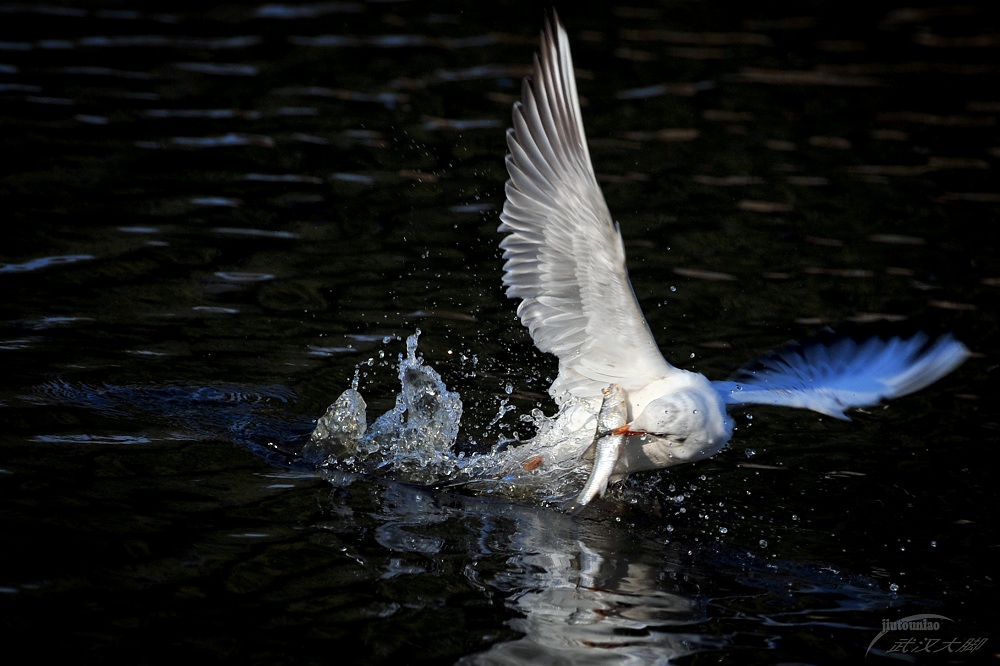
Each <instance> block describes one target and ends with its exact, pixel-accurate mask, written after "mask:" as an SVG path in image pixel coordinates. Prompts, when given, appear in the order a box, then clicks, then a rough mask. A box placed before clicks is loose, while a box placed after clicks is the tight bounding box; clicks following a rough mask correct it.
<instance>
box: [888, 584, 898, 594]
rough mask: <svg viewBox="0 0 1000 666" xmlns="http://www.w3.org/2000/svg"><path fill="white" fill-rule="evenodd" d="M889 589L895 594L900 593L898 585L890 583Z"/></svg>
mask: <svg viewBox="0 0 1000 666" xmlns="http://www.w3.org/2000/svg"><path fill="white" fill-rule="evenodd" d="M889 589H890V590H892V591H893V592H899V585H896V584H895V583H889Z"/></svg>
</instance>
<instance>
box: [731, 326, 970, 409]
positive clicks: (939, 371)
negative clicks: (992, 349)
mask: <svg viewBox="0 0 1000 666" xmlns="http://www.w3.org/2000/svg"><path fill="white" fill-rule="evenodd" d="M968 356H969V350H968V349H967V348H966V347H965V345H963V344H962V343H961V342H959V341H958V340H956V339H955V338H954V337H952V336H951V335H943V336H941V337H939V338H937V339H935V340H931V339H929V338H928V336H927V335H925V334H923V333H917V334H916V335H914V336H912V337H909V338H900V337H892V338H888V339H883V338H878V337H872V338H867V339H864V340H856V339H853V338H850V337H842V338H836V339H831V340H816V341H812V342H806V343H803V344H792V345H790V346H788V347H786V348H784V349H781V350H778V351H775V352H771V353H770V354H768V355H766V356H764V357H762V358H760V359H758V360H756V361H754V362H752V363H750V364H749V365H747V366H745V367H744V368H743V369H742V370H739V371H738V372H736V373H735V374H734V375H733V376H732V377H730V379H729V380H728V381H724V382H712V383H713V384H714V385H715V388H716V389H717V390H718V391H719V393H721V394H722V396H723V400H725V402H726V403H727V404H730V405H742V404H759V405H782V406H785V407H801V408H803V409H811V410H813V411H815V412H819V413H821V414H827V415H829V416H834V417H836V418H839V419H847V418H848V417H847V415H846V414H845V413H844V410H847V409H850V408H852V407H865V406H870V405H875V404H878V403H879V402H881V401H882V400H886V399H890V398H898V397H900V396H904V395H907V394H909V393H913V392H914V391H919V390H920V389H922V388H924V387H925V386H929V385H930V384H932V383H934V382H936V381H937V380H939V379H941V378H942V377H944V376H945V375H947V374H948V373H949V372H951V371H952V370H954V369H955V368H957V367H958V366H959V365H961V364H962V362H963V361H965V359H966V358H968Z"/></svg>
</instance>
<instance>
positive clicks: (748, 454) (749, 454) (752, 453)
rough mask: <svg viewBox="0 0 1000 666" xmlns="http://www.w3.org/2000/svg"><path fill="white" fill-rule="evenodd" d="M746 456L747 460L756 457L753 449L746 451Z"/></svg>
mask: <svg viewBox="0 0 1000 666" xmlns="http://www.w3.org/2000/svg"><path fill="white" fill-rule="evenodd" d="M746 455H747V458H753V457H754V456H755V455H757V451H756V450H755V449H747V450H746Z"/></svg>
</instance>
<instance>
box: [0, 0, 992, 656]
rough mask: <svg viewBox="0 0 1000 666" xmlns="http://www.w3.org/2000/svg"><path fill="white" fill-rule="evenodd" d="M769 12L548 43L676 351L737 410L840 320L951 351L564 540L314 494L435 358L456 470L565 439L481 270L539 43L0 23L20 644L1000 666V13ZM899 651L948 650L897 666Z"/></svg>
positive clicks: (628, 487) (508, 27)
mask: <svg viewBox="0 0 1000 666" xmlns="http://www.w3.org/2000/svg"><path fill="white" fill-rule="evenodd" d="M757 4H758V3H709V2H664V3H652V2H643V1H636V2H632V3H629V4H628V5H611V4H605V3H580V4H575V5H572V6H566V7H563V8H561V10H560V12H561V16H562V18H563V20H564V22H565V23H566V24H567V27H568V31H569V34H570V38H571V40H572V45H573V48H574V55H575V57H576V60H577V68H578V73H579V79H580V81H579V87H580V92H581V95H582V96H583V98H584V106H585V108H584V113H585V123H586V126H587V132H588V134H589V136H590V137H591V153H592V155H593V157H594V161H595V164H596V169H597V172H598V176H599V179H600V180H601V182H602V185H603V186H604V187H605V192H606V195H607V199H608V203H609V205H610V207H611V209H612V212H613V213H614V215H615V216H616V218H617V219H618V220H619V221H620V222H621V224H622V228H623V233H624V235H625V239H626V246H627V250H628V252H629V260H630V267H631V270H632V277H633V282H634V284H635V288H636V291H637V294H638V296H639V298H640V300H641V302H642V304H643V307H644V308H645V310H646V313H647V315H648V317H649V323H650V327H651V328H652V330H653V332H654V334H655V335H656V336H657V339H658V340H659V341H660V344H661V345H662V348H663V349H664V350H665V352H666V353H667V357H668V359H669V360H671V361H672V362H674V363H676V364H678V365H681V366H683V367H687V368H690V369H695V370H698V371H701V372H705V373H706V374H708V375H709V376H710V377H712V378H717V379H721V378H723V377H724V376H725V375H726V374H727V373H728V372H730V371H732V370H733V369H735V368H736V367H737V366H739V365H740V364H742V363H743V362H744V361H746V360H747V359H749V358H751V357H753V356H755V355H756V354H758V353H760V352H763V351H765V350H767V349H768V348H770V347H773V346H775V345H778V344H780V343H782V342H784V341H785V340H788V339H792V338H801V337H803V336H805V335H807V334H809V333H810V332H811V331H813V330H815V329H816V327H818V326H821V325H840V324H843V323H845V322H847V323H849V324H856V325H863V326H870V327H874V328H875V329H878V328H879V327H880V326H884V325H886V324H887V323H888V324H891V325H896V326H901V327H903V328H907V327H912V326H914V325H919V326H921V327H926V328H928V329H929V330H932V331H942V330H952V331H955V332H956V334H957V335H958V336H959V337H960V338H961V339H962V340H963V341H965V342H966V344H967V345H968V346H969V347H970V348H971V349H972V350H973V352H975V356H974V357H973V358H972V359H971V360H970V361H969V362H967V363H966V364H965V365H964V366H963V367H962V368H960V369H959V370H958V371H957V372H956V373H954V374H953V375H952V376H950V377H948V378H946V379H945V380H944V381H942V382H940V383H939V384H937V385H935V386H933V387H931V388H930V389H928V390H925V391H923V392H921V393H920V394H918V395H915V396H911V397H908V398H905V399H901V400H898V401H896V402H893V403H892V404H890V405H888V406H886V407H885V408H880V409H875V410H871V411H869V412H867V413H859V414H856V415H855V418H854V420H853V421H852V422H850V423H842V422H831V420H830V419H827V418H821V417H819V416H817V415H815V414H811V413H804V412H792V411H780V410H770V409H765V408H759V409H753V410H751V411H749V412H746V413H739V414H737V415H736V416H737V423H738V431H737V433H736V436H735V437H734V439H733V442H732V444H731V446H730V448H729V449H728V450H726V451H724V452H723V453H721V454H720V455H718V456H716V457H715V458H713V459H711V460H708V461H704V462H700V463H696V464H691V465H687V466H682V467H677V468H672V469H670V470H666V471H662V472H658V473H651V474H643V475H639V476H637V477H635V478H632V479H630V480H628V481H627V482H626V483H625V484H624V485H623V486H622V487H619V488H617V489H616V490H615V491H614V493H612V494H613V497H610V498H608V499H605V500H604V501H601V502H598V503H596V504H595V505H594V506H592V507H590V508H588V510H587V512H585V513H584V514H583V515H582V516H581V517H579V518H570V517H568V516H566V515H564V514H562V513H561V512H559V511H557V510H555V509H551V508H546V507H538V506H531V505H527V504H517V503H514V502H510V501H507V500H500V499H499V498H489V497H476V496H473V495H468V494H462V493H461V492H454V491H443V490H433V489H420V488H414V487H411V486H407V485H403V484H399V483H393V482H391V481H387V480H374V479H364V478H355V479H351V478H339V477H338V478H321V477H320V476H319V475H317V473H316V472H315V471H314V469H313V468H312V467H311V466H310V465H308V464H306V463H304V462H301V461H300V459H298V458H297V457H296V453H297V452H298V451H299V450H300V449H301V447H302V444H303V441H304V437H306V436H307V435H308V433H309V432H310V430H311V428H312V425H313V423H314V421H315V419H316V418H317V417H318V416H320V415H321V414H322V413H323V411H324V410H325V408H326V406H327V405H328V404H329V403H330V402H331V401H332V400H333V399H334V398H335V397H336V396H337V395H339V394H340V392H341V391H342V390H344V389H345V388H347V387H348V386H349V385H350V383H351V380H352V378H354V376H355V372H356V370H358V369H359V383H360V389H361V391H362V393H364V395H365V397H366V398H367V399H368V400H369V407H370V410H371V413H380V412H381V411H384V410H385V409H388V408H389V407H390V406H391V405H392V404H393V401H394V399H395V394H396V391H397V390H398V385H397V380H396V373H395V368H394V365H395V362H396V359H397V357H398V355H399V354H400V353H403V351H404V345H403V339H405V338H406V336H408V335H410V334H411V333H413V332H414V331H415V330H416V329H418V328H419V329H420V330H421V331H422V335H421V338H420V352H421V353H422V354H423V356H424V358H425V360H426V361H427V362H428V363H431V364H433V365H434V367H436V368H437V369H438V370H439V371H440V372H441V373H442V376H443V377H444V379H445V381H446V382H447V383H448V385H449V386H450V387H451V388H452V389H453V390H457V391H459V392H460V393H461V395H462V398H463V401H464V402H465V409H466V416H465V421H464V428H465V429H464V431H463V434H462V437H463V440H464V441H466V442H470V441H473V440H474V441H476V442H480V443H483V442H487V443H488V442H489V441H491V440H496V438H498V437H500V436H506V437H509V436H511V435H513V433H515V432H517V433H518V434H520V435H522V436H527V435H529V434H530V432H527V431H526V430H525V428H526V427H527V426H525V424H524V423H523V422H521V421H520V420H519V417H520V416H521V415H523V414H525V413H527V412H529V411H530V410H531V409H532V408H533V407H536V406H541V407H542V408H543V409H545V410H549V411H551V409H552V406H551V404H550V403H549V402H548V401H547V398H546V397H545V389H546V388H547V386H548V382H549V380H550V379H551V377H552V376H553V375H554V373H555V363H554V360H553V359H552V358H548V357H544V356H542V355H541V354H539V353H537V352H535V351H534V350H533V348H532V346H531V343H530V340H529V339H528V337H527V335H526V333H525V332H524V331H523V330H522V329H521V327H520V325H519V324H518V322H517V321H516V319H515V317H514V308H515V303H513V302H510V301H508V300H506V299H505V298H504V297H503V293H502V290H501V287H500V270H501V261H500V258H499V251H498V249H497V242H498V240H499V239H498V237H497V235H496V233H495V229H496V226H497V223H498V220H497V215H498V212H499V208H500V205H501V202H502V191H503V190H502V187H503V182H504V180H505V178H506V175H505V173H504V170H503V155H504V151H505V144H504V138H503V133H504V129H505V128H506V127H507V125H508V122H509V117H510V105H511V103H512V102H513V100H514V99H515V96H516V95H517V94H518V92H519V87H520V78H521V77H522V76H523V75H524V74H526V73H527V71H528V67H529V64H530V58H531V54H532V53H533V52H534V51H535V49H536V42H537V34H538V30H539V28H540V27H541V21H542V16H543V13H542V10H541V8H540V7H539V6H536V5H534V4H524V5H519V4H513V3H505V2H494V3H484V4H482V5H474V4H471V3H458V2H443V3H417V2H371V3H364V2H329V3H325V2H318V3H305V4H282V3H264V4H256V5H254V4H246V5H242V6H241V5H233V4H217V5H216V4H214V3H212V2H204V3H201V4H199V5H191V8H189V9H181V8H179V6H178V5H177V3H156V2H151V3H134V5H126V4H123V3H101V2H87V1H86V0H79V1H77V2H69V3H52V4H32V3H24V4H5V5H0V141H2V149H3V156H4V157H3V167H2V170H0V193H2V196H3V209H4V214H3V219H4V224H3V226H2V229H3V230H2V231H0V234H2V236H0V238H2V243H0V289H2V293H3V294H4V299H3V305H2V307H0V313H2V315H0V361H2V363H3V365H2V367H3V371H4V381H3V384H2V392H0V418H2V423H3V434H2V436H0V521H2V522H0V525H2V528H3V541H2V545H0V553H2V554H0V565H2V566H0V635H3V636H4V638H5V639H6V643H7V645H8V646H9V649H10V648H13V647H14V646H21V648H22V649H25V647H26V649H27V650H28V651H29V653H30V654H31V655H32V657H33V658H34V659H42V660H44V659H47V658H51V657H67V658H72V659H73V661H74V662H77V663H87V664H91V663H93V664H99V663H116V664H117V663H123V664H124V663H128V664H159V663H176V662H177V661H178V660H179V659H187V658H202V659H206V660H208V661H209V663H240V664H323V663H358V664H378V663H393V664H397V663H399V664H404V663H411V664H438V663H443V664H449V663H456V662H460V661H461V662H462V663H475V664H479V663H566V664H585V663H663V662H665V661H668V660H671V659H676V660H677V661H678V662H680V663H688V664H703V663H720V662H723V663H733V662H735V663H749V664H772V663H788V662H794V663H863V662H865V661H868V662H873V663H888V662H889V661H890V659H892V658H894V657H901V658H902V657H905V658H908V659H916V660H917V661H918V662H923V661H931V662H942V661H943V660H944V659H943V658H944V657H945V656H948V657H950V658H951V659H952V660H953V661H955V662H957V663H967V662H974V661H980V660H991V659H993V657H992V655H995V654H997V653H998V652H1000V630H998V629H997V627H998V626H1000V623H998V620H1000V612H998V611H997V607H996V601H995V600H996V595H997V584H996V576H997V573H998V571H997V566H996V563H997V560H998V557H1000V539H998V530H997V520H996V515H997V514H996V509H997V507H998V495H1000V493H998V490H997V485H996V474H995V471H994V470H995V469H996V467H995V464H994V462H993V461H994V459H995V454H996V451H997V447H998V445H1000V442H998V439H1000V437H998V419H997V407H996V389H995V382H996V381H997V360H996V359H997V357H998V356H997V353H998V351H1000V350H998V346H1000V345H998V339H1000V325H998V324H1000V322H998V315H997V312H998V304H1000V303H998V301H1000V299H998V295H1000V262H998V259H997V245H998V242H997V241H998V236H1000V233H998V229H1000V226H998V225H1000V180H998V166H1000V132H998V123H1000V85H998V83H1000V21H998V20H997V19H998V12H997V9H996V8H995V7H994V5H993V4H992V3H987V2H979V3H975V2H973V3H967V4H961V5H954V6H950V5H945V4H924V3H918V4H905V3H899V2H896V3H893V2H879V3H867V4H865V5H863V6H860V7H851V6H849V5H846V4H845V3H833V2H807V3H764V6H760V7H758V6H757ZM508 407H514V408H515V409H514V410H513V411H505V410H506V409H507V408H508ZM497 417H499V418H497ZM918 614H935V615H940V616H944V618H947V620H945V619H938V620H937V621H938V622H939V624H940V628H939V630H938V631H936V632H926V631H925V632H920V631H915V630H907V631H899V630H896V631H891V632H889V633H887V634H885V635H884V636H882V637H880V635H879V634H880V632H881V631H882V628H883V622H884V621H895V620H899V619H901V618H906V617H909V616H914V615H918ZM37 636H44V638H42V639H37V638H31V639H30V640H31V642H30V645H29V646H25V645H24V643H25V641H28V640H29V637H37ZM931 637H933V640H934V641H937V642H932V641H931ZM910 639H912V641H911V642H907V641H910ZM984 639H985V643H984V642H983V640H984ZM870 646H871V650H870V651H869V647H870ZM921 646H922V647H923V648H924V649H926V650H929V651H930V652H934V651H937V654H929V655H928V654H926V653H925V654H922V655H921V654H914V650H915V649H917V648H918V647H921Z"/></svg>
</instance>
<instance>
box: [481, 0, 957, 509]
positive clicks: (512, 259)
mask: <svg viewBox="0 0 1000 666" xmlns="http://www.w3.org/2000/svg"><path fill="white" fill-rule="evenodd" d="M513 124H514V126H513V128H511V129H509V130H508V131H507V146H508V148H509V149H510V154H509V155H507V158H506V164H507V171H508V173H509V175H510V179H509V180H508V181H507V184H506V201H505V203H504V207H503V212H502V213H501V215H500V220H501V224H500V227H499V231H500V232H502V233H505V234H507V235H506V236H505V237H504V239H503V240H502V241H501V243H500V247H501V248H502V249H503V256H504V259H505V263H504V276H503V282H504V285H505V286H506V290H507V296H508V297H509V298H517V299H521V303H520V304H519V305H518V308H517V313H518V316H519V317H520V319H521V323H523V324H524V326H526V327H527V329H528V331H529V333H530V334H531V338H532V340H533V341H534V343H535V345H536V346H537V347H538V348H539V349H540V350H542V351H544V352H549V353H552V354H554V355H555V356H556V357H558V359H559V373H558V376H557V377H556V379H555V381H554V382H553V383H552V386H551V387H550V388H549V393H550V395H551V396H552V398H553V399H554V400H555V402H556V404H557V405H558V406H560V407H561V406H563V405H565V404H566V403H567V402H568V401H570V399H571V398H581V399H593V400H594V404H600V402H599V401H600V400H601V398H602V395H607V394H606V393H603V392H604V391H606V390H609V387H613V386H617V387H620V388H621V389H622V390H623V391H624V393H625V401H624V402H625V405H626V409H627V415H626V421H627V422H626V424H625V425H624V426H621V427H620V428H617V429H615V430H613V431H612V434H614V435H624V436H625V441H624V444H623V445H622V446H620V447H618V448H617V451H618V453H617V454H616V455H617V456H618V459H617V462H616V463H615V464H614V466H613V471H611V472H610V473H608V472H607V469H608V466H607V465H602V466H600V467H602V468H604V470H605V471H603V472H598V467H599V466H598V465H595V467H594V472H592V474H594V475H596V474H602V475H603V476H604V477H607V478H601V479H594V478H592V479H591V481H590V482H588V484H587V485H588V487H598V488H600V490H601V492H602V494H603V489H604V488H605V487H606V485H607V482H608V480H617V479H620V478H622V477H624V476H625V475H626V474H629V473H632V472H636V471H641V470H649V469H658V468H662V467H668V466H670V465H675V464H678V463H682V462H687V461H691V460H699V459H702V458H707V457H709V456H711V455H713V454H715V453H716V452H718V451H719V450H720V449H721V448H722V447H723V446H724V445H725V444H726V442H728V441H729V438H730V437H731V436H732V432H733V421H732V419H731V418H730V417H729V415H728V414H727V412H726V409H727V407H729V406H732V405H743V404H764V405H785V406H788V407H800V408H805V409H811V410H813V411H816V412H819V413H821V414H826V415H829V416H833V417H836V418H840V419H847V418H848V417H847V416H846V415H845V413H844V411H845V410H846V409H849V408H852V407H864V406H869V405H875V404H877V403H879V402H880V401H882V400H884V399H888V398H896V397H899V396H903V395H907V394H908V393H912V392H914V391H917V390H919V389H921V388H924V387H925V386H928V385H929V384H931V383H932V382H934V381H936V380H938V379H940V378H941V377H943V376H945V375H947V374H948V373H949V372H951V371H952V370H954V369H955V368H956V367H958V366H959V365H960V364H961V363H962V362H963V361H964V360H965V359H966V358H967V357H968V355H969V352H968V350H967V349H966V347H965V345H963V344H962V343H961V342H959V341H957V340H956V339H955V338H953V337H952V336H950V335H945V336H942V337H939V338H937V339H935V340H930V339H929V338H928V336H926V335H924V334H919V333H918V334H916V335H913V336H912V337H909V338H900V337H893V338H889V339H882V338H878V337H872V338H869V339H866V340H861V341H857V340H853V339H850V338H841V339H832V341H829V342H825V343H824V342H814V343H806V344H805V345H798V346H790V347H787V348H785V349H784V350H782V351H779V352H774V353H772V354H770V355H768V356H765V357H764V358H762V359H760V360H758V361H756V362H755V363H754V364H751V365H749V366H746V369H745V370H743V371H740V372H739V373H737V375H735V376H734V377H733V378H731V379H730V380H729V381H710V380H709V379H707V378H706V377H705V376H704V375H701V374H698V373H694V372H689V371H687V370H682V369H680V368H676V367H674V366H673V365H671V364H670V363H668V362H667V361H666V359H664V357H663V356H662V354H661V353H660V351H659V349H658V348H657V345H656V341H655V340H654V339H653V335H652V333H651V332H650V330H649V327H648V326H647V324H646V321H645V319H644V318H643V314H642V311H641V310H640V308H639V303H638V301H637V300H636V297H635V294H634V293H633V291H632V285H631V283H630V282H629V277H628V271H627V270H626V267H625V247H624V244H623V242H622V237H621V233H620V231H619V227H618V225H617V224H616V223H615V222H614V221H613V220H612V219H611V213H610V212H609V211H608V207H607V204H606V203H605V201H604V195H603V194H602V193H601V188H600V186H599V185H598V184H597V178H596V177H595V175H594V169H593V166H592V165H591V161H590V153H589V151H588V149H587V140H586V137H585V135H584V130H583V122H582V120H581V114H580V100H579V98H578V97H577V92H576V82H575V80H574V73H573V61H572V58H571V57H570V50H569V39H568V37H567V36H566V31H565V30H564V29H563V27H562V25H561V24H560V22H559V20H558V18H557V17H555V16H554V15H553V19H552V21H551V22H550V21H546V25H545V28H544V30H543V31H542V38H541V54H540V55H536V56H535V61H534V74H533V76H532V77H530V78H528V79H525V81H524V85H523V90H522V99H521V101H520V102H516V103H515V104H514V110H513ZM615 390H617V389H615ZM595 411H596V410H595ZM608 434H609V433H604V432H598V433H597V435H598V437H601V436H607V435H608ZM609 441H612V440H609ZM591 497H593V493H590V494H589V496H585V495H584V494H581V497H580V498H578V500H577V505H578V506H579V505H582V504H585V503H586V502H587V501H589V500H590V498H591Z"/></svg>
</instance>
